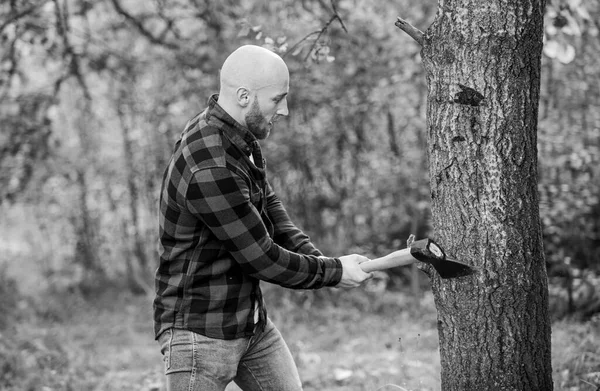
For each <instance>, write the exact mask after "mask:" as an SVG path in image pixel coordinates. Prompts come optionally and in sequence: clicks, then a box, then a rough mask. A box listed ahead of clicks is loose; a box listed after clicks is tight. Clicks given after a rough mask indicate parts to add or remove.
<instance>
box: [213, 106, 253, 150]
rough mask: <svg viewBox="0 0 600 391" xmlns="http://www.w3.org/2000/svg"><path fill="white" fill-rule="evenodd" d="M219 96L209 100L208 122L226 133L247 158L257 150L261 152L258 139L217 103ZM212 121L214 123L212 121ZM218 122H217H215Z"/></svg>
mask: <svg viewBox="0 0 600 391" xmlns="http://www.w3.org/2000/svg"><path fill="white" fill-rule="evenodd" d="M218 99H219V94H214V95H212V96H211V97H210V98H208V109H207V110H206V121H207V122H209V121H210V122H213V123H215V122H216V123H215V125H217V126H218V127H219V129H221V130H222V131H223V133H225V135H226V136H227V138H229V139H230V140H231V142H233V143H234V144H235V145H237V146H238V147H239V148H240V149H241V150H242V151H243V152H244V153H245V154H246V156H250V155H251V154H252V152H253V151H254V150H255V149H259V150H260V145H259V144H258V140H257V139H256V137H255V136H254V135H253V134H252V133H251V132H250V131H249V130H248V128H246V127H245V126H243V125H241V124H240V123H239V122H237V121H236V120H234V119H233V117H231V116H230V115H229V114H228V113H227V112H226V111H225V110H224V109H223V108H222V107H221V106H220V105H219V103H218V102H217V101H218ZM211 120H212V121H211ZM214 120H216V121H214Z"/></svg>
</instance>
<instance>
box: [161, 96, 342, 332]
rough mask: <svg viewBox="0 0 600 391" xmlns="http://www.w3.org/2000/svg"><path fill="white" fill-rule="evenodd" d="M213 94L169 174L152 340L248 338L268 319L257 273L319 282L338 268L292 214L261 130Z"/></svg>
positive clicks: (336, 275) (336, 274)
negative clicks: (269, 174)
mask: <svg viewBox="0 0 600 391" xmlns="http://www.w3.org/2000/svg"><path fill="white" fill-rule="evenodd" d="M217 100H218V96H217V95H213V96H212V97H211V98H210V99H209V104H208V108H207V109H206V110H205V111H204V112H203V113H201V114H198V115H197V116H196V117H194V118H193V119H192V120H190V121H189V122H188V124H187V125H186V127H185V130H184V131H183V133H182V135H181V138H180V139H179V140H178V141H177V143H176V144H175V149H174V152H173V156H172V158H171V160H170V162H169V164H168V166H167V168H166V170H165V174H164V177H163V183H162V189H161V194H160V213H159V225H160V227H159V256H160V264H159V266H158V269H157V271H156V279H155V286H156V298H155V300H154V323H155V337H156V338H158V337H159V336H160V334H161V333H162V332H163V331H164V330H166V329H168V328H171V327H175V328H181V329H188V330H191V331H194V332H197V333H200V334H202V335H205V336H208V337H211V338H219V339H234V338H240V337H247V336H251V335H253V334H254V332H255V330H256V328H257V327H264V324H265V321H266V309H265V305H264V302H263V300H262V294H261V290H260V286H259V280H264V281H268V282H271V283H274V284H278V285H281V286H284V287H289V288H306V289H316V288H321V287H324V286H334V285H337V284H338V282H339V281H340V279H341V276H342V266H341V263H340V261H339V259H337V258H328V257H323V256H322V254H321V252H319V250H317V249H316V248H315V246H314V245H313V244H312V243H311V242H310V239H309V238H308V236H307V235H305V234H304V233H303V232H302V231H301V230H299V229H298V228H297V227H296V226H295V225H294V224H293V223H292V222H291V221H290V218H289V217H288V214H287V212H286V211H285V209H284V207H283V205H282V204H281V201H280V200H279V199H278V198H277V196H276V195H275V193H274V192H273V190H272V188H271V186H270V185H269V183H268V182H267V179H266V176H265V163H264V159H263V158H262V154H261V150H260V146H259V144H258V142H257V140H256V138H255V137H254V136H253V135H252V134H251V133H250V131H248V129H246V128H245V127H243V126H241V125H240V124H238V123H237V122H236V121H235V120H234V119H233V118H231V117H230V116H229V115H228V114H227V113H226V112H225V111H224V110H223V109H222V108H221V107H220V106H219V105H218V103H217ZM250 155H252V157H253V161H254V162H256V164H254V163H253V162H252V160H250ZM255 311H258V316H255V315H256V314H255ZM256 319H258V322H257V321H256Z"/></svg>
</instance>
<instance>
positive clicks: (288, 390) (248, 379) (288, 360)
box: [234, 319, 302, 391]
mask: <svg viewBox="0 0 600 391" xmlns="http://www.w3.org/2000/svg"><path fill="white" fill-rule="evenodd" d="M234 381H235V383H236V384H237V385H238V386H239V387H240V388H241V389H242V390H244V391H269V390H278V391H300V390H302V383H301V382H300V376H299V375H298V369H297V368H296V364H295V363H294V359H293V358H292V354H291V353H290V350H289V349H288V347H287V345H286V343H285V341H284V340H283V337H282V336H281V334H280V333H279V330H277V328H276V327H275V325H274V324H273V323H272V322H271V320H270V319H267V325H266V327H265V331H263V332H262V333H257V334H256V335H255V336H254V337H252V338H251V339H250V345H249V346H248V350H247V351H246V354H244V355H243V356H242V359H241V361H240V364H239V367H238V371H237V376H236V377H235V379H234Z"/></svg>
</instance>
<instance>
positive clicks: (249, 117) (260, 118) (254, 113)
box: [246, 98, 273, 140]
mask: <svg viewBox="0 0 600 391" xmlns="http://www.w3.org/2000/svg"><path fill="white" fill-rule="evenodd" d="M246 126H247V127H248V130H249V131H250V132H251V133H252V134H253V135H254V137H256V138H257V139H258V140H264V139H266V138H267V137H269V133H271V128H272V127H273V123H272V122H269V121H267V119H266V118H265V116H264V115H263V114H262V112H261V111H260V106H259V105H258V99H256V98H254V102H252V107H250V112H249V113H248V114H246Z"/></svg>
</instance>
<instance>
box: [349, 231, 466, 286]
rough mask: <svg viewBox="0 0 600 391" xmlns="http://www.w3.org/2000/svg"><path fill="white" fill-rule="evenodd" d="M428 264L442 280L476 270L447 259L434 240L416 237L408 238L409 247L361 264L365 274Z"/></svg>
mask: <svg viewBox="0 0 600 391" xmlns="http://www.w3.org/2000/svg"><path fill="white" fill-rule="evenodd" d="M417 261H418V262H424V263H428V264H430V265H431V266H433V268H434V269H435V270H436V271H437V272H438V273H439V275H440V277H442V278H457V277H462V276H468V275H469V274H473V273H475V272H476V269H475V268H473V267H471V266H469V265H467V264H466V263H462V262H460V261H457V260H455V259H450V258H448V257H446V253H444V250H442V248H441V247H440V246H439V245H438V244H437V243H436V242H434V241H433V240H432V239H429V238H426V239H421V240H417V241H414V235H410V237H409V238H408V247H407V248H405V249H403V250H398V251H394V252H393V253H390V254H388V255H386V256H384V257H381V258H377V259H372V260H370V261H367V262H363V263H361V264H360V267H361V268H362V270H363V271H364V272H365V273H369V272H373V271H376V270H385V269H389V268H392V267H396V266H405V265H410V264H413V263H415V262H417Z"/></svg>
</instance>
